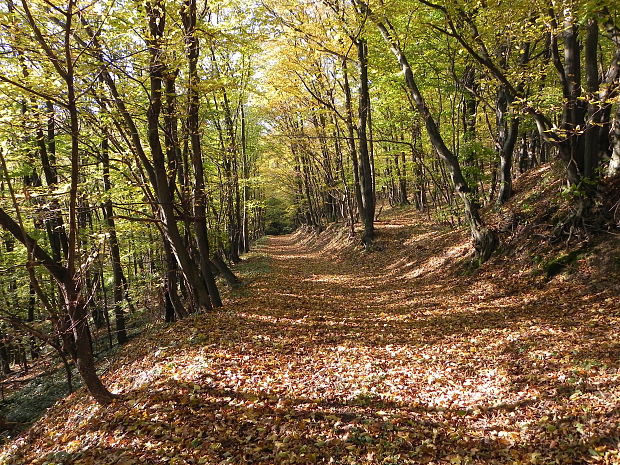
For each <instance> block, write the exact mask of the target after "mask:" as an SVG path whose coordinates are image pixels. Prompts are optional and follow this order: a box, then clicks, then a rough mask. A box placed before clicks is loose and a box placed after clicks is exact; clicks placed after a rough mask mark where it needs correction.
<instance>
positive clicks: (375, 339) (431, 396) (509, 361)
mask: <svg viewBox="0 0 620 465" xmlns="http://www.w3.org/2000/svg"><path fill="white" fill-rule="evenodd" d="M387 226H388V225H387V224H382V226H381V229H380V231H379V233H380V235H379V237H380V240H381V241H383V244H387V245H384V247H387V248H388V249H387V252H386V249H385V248H384V249H383V250H379V251H375V252H371V253H366V252H360V251H355V250H353V249H352V248H351V247H352V246H350V245H349V246H347V245H343V243H342V242H338V243H336V242H333V241H325V240H324V241H322V242H321V243H322V244H323V245H321V246H318V245H316V243H313V242H312V241H311V240H306V241H304V243H303V245H300V244H299V243H296V242H295V241H294V240H292V239H291V237H282V238H272V239H271V240H270V242H269V243H268V244H266V245H264V246H263V247H262V251H261V253H257V254H255V255H254V256H252V257H251V258H250V259H248V260H247V261H246V262H245V264H244V265H243V266H247V267H250V268H251V267H252V266H257V268H258V269H267V268H268V269H269V270H270V271H269V272H268V273H263V274H259V275H258V276H257V277H256V279H254V280H252V281H250V282H249V283H248V284H247V285H246V287H245V288H244V289H243V293H241V294H240V295H238V296H236V297H234V298H233V299H232V300H230V301H229V302H228V303H227V305H226V309H225V310H224V311H221V312H218V313H211V314H206V315H197V316H196V317H194V318H192V319H189V320H185V321H182V322H179V323H177V324H175V325H173V326H170V327H167V328H163V329H161V330H160V331H158V332H156V333H154V334H153V335H152V336H150V337H149V338H144V339H140V340H138V341H134V342H132V343H131V346H130V349H129V350H128V351H127V353H126V355H125V356H124V358H122V359H121V360H119V361H118V363H117V365H116V368H115V369H114V370H110V371H109V374H108V375H107V382H108V384H110V385H111V386H112V388H113V389H114V390H115V391H116V392H122V393H123V395H124V400H123V401H122V402H118V403H116V404H115V405H114V406H113V407H112V408H110V409H105V408H101V407H98V406H95V405H94V404H92V402H90V401H88V400H86V399H84V398H83V397H80V399H81V400H80V403H76V402H75V400H76V399H75V397H74V398H70V401H67V402H66V403H65V404H64V405H61V406H60V407H58V409H59V410H60V411H62V409H66V410H65V411H64V413H63V414H62V415H59V414H57V413H55V414H53V415H52V416H51V417H50V418H48V419H47V420H46V423H44V424H42V425H41V426H37V427H35V428H34V429H33V430H32V431H31V433H30V436H28V437H26V438H24V439H22V440H21V441H20V442H16V443H14V445H13V446H11V447H13V451H14V452H15V451H16V450H17V449H18V448H20V447H21V448H22V449H21V450H23V451H26V452H24V453H26V454H31V455H30V456H29V458H28V460H29V462H28V463H31V464H33V465H35V464H42V463H44V462H45V460H43V459H42V458H41V456H37V455H36V452H34V451H36V450H46V451H48V452H49V451H62V452H66V453H68V454H70V455H71V457H77V459H76V460H75V461H74V462H71V463H75V464H76V465H79V464H93V463H97V464H110V465H111V464H125V463H131V464H134V463H135V464H138V463H149V464H156V465H160V464H161V465H163V464H168V465H169V464H178V465H180V464H201V463H208V464H211V463H213V464H216V463H253V464H264V465H267V464H272V463H300V464H308V465H310V464H314V463H330V460H331V461H332V462H334V463H350V462H351V460H352V458H354V459H357V458H360V457H361V458H363V460H364V461H362V462H361V463H369V464H370V463H373V464H374V463H377V464H378V463H421V464H430V463H435V464H449V463H461V464H465V463H467V464H480V465H482V464H487V463H497V464H503V463H554V462H553V461H555V462H556V463H573V462H572V460H573V459H574V457H588V458H591V457H593V455H592V453H591V452H590V451H591V450H594V451H596V454H599V455H597V457H615V455H614V454H615V445H614V444H615V443H614V442H613V441H614V440H615V439H617V437H618V435H617V429H616V427H615V426H614V425H616V424H617V423H616V422H615V419H616V418H617V416H618V408H617V405H618V403H619V402H620V361H619V360H620V343H618V342H617V341H618V340H620V334H618V328H620V311H618V310H615V311H613V312H612V311H610V309H611V308H613V305H612V304H613V302H612V301H610V302H609V303H608V304H605V302H607V301H606V300H605V299H606V298H608V297H606V296H605V295H591V294H587V293H584V294H581V295H575V294H572V295H571V294H569V293H567V292H565V290H564V289H563V288H562V285H563V284H562V282H560V281H557V282H554V283H553V285H549V286H541V287H540V288H539V289H536V288H534V287H532V286H530V285H527V284H528V283H527V282H521V279H523V278H522V277H520V278H519V279H520V280H517V281H508V280H506V279H503V277H502V276H501V271H498V270H492V269H491V270H489V274H492V275H493V276H492V278H493V279H487V278H484V279H481V278H480V277H479V276H476V275H475V274H473V273H469V272H467V269H463V268H458V266H459V265H458V264H459V260H462V259H463V258H464V256H465V254H466V251H467V247H468V244H467V243H466V242H465V241H464V240H462V239H463V238H462V237H461V238H460V239H459V240H457V239H458V238H459V236H457V235H442V239H441V240H440V241H438V240H437V236H436V234H437V233H436V232H432V233H429V234H424V237H425V239H420V237H418V240H417V241H410V242H408V243H409V244H410V245H407V246H403V245H402V243H403V242H402V237H401V236H400V235H401V234H402V233H403V231H406V229H403V228H402V226H403V225H402V224H398V225H395V226H394V227H393V228H388V227H387ZM394 231H395V232H396V234H397V235H398V236H397V237H393V236H390V234H392V232H394ZM391 241H397V242H398V244H401V245H400V246H399V247H398V248H397V249H396V250H397V251H398V254H396V253H395V252H394V251H393V250H394V249H389V247H391V244H392V242H391ZM451 241H452V242H451ZM343 247H344V249H343ZM347 247H349V248H347ZM342 250H345V251H347V252H348V253H349V256H347V254H342V253H339V252H340V251H342ZM326 257H327V258H326ZM498 273H499V274H498ZM253 276H255V275H253ZM601 302H603V304H602V303H601ZM180 334H183V337H179V335H180ZM78 395H80V394H77V395H74V396H78ZM69 402H71V404H69ZM56 412H58V410H57V411H56ZM61 418H63V419H61ZM612 420H614V421H612ZM454 457H459V460H461V458H462V460H463V461H461V462H455V460H456V459H455V458H454ZM532 457H534V459H532ZM274 458H275V459H274ZM80 460H82V461H80ZM532 460H534V461H532ZM593 463H613V462H602V461H598V462H597V461H596V460H594V461H593Z"/></svg>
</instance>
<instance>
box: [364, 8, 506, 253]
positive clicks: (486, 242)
mask: <svg viewBox="0 0 620 465" xmlns="http://www.w3.org/2000/svg"><path fill="white" fill-rule="evenodd" d="M359 5H360V7H361V8H362V11H363V12H366V13H367V14H368V15H369V17H370V19H371V20H372V21H373V22H374V23H375V25H376V26H377V28H378V29H379V32H380V33H381V35H382V36H383V38H384V40H385V41H386V42H387V43H388V45H389V46H390V49H391V50H392V53H393V54H394V56H395V57H396V58H397V59H398V62H399V63H400V65H401V68H402V70H403V73H404V75H405V84H406V86H407V89H408V90H409V93H410V95H411V98H412V100H413V102H414V103H415V105H416V108H417V110H418V112H419V114H420V116H421V117H422V119H423V120H424V123H425V125H426V130H427V132H428V135H429V138H430V140H431V143H432V144H433V147H434V148H435V150H436V152H437V154H438V156H439V157H440V158H441V159H442V160H443V161H444V163H445V164H446V166H447V167H448V169H449V170H450V175H451V178H452V182H453V183H454V187H455V189H456V191H457V193H458V195H459V197H460V198H461V201H462V203H463V206H464V209H465V217H466V219H467V222H468V223H469V228H470V231H471V236H472V240H473V243H474V249H475V252H476V257H477V259H478V260H479V261H480V262H484V261H486V260H488V259H489V257H490V256H491V254H492V253H493V251H494V250H495V249H496V247H497V236H496V235H495V233H494V232H493V231H492V230H490V229H489V228H488V227H487V226H486V225H485V224H484V223H483V221H482V219H481V217H480V213H479V209H480V205H479V204H478V202H477V201H476V200H474V199H472V196H471V189H470V187H469V186H468V185H467V182H466V181H465V178H464V177H463V174H462V172H461V166H460V164H459V162H458V159H457V158H456V156H455V155H454V154H453V153H452V152H451V151H450V150H449V149H448V147H447V146H446V144H445V143H444V140H443V138H442V136H441V133H440V131H439V128H438V126H437V123H436V122H435V120H434V118H433V116H432V115H431V113H430V110H429V108H428V106H427V105H426V102H425V100H424V98H423V96H422V93H421V92H420V91H419V89H418V86H417V84H416V82H415V78H414V76H413V71H412V69H411V66H410V65H409V61H408V60H407V57H406V56H405V54H404V52H403V51H402V49H401V47H400V44H399V42H398V41H397V40H396V39H395V36H394V28H393V26H392V25H391V24H390V23H389V22H388V21H386V22H385V24H384V23H383V22H382V21H380V20H379V19H378V18H377V17H376V16H374V15H373V14H372V12H371V11H370V10H369V9H368V6H367V5H366V4H364V3H361V2H360V3H359ZM388 28H389V29H388Z"/></svg>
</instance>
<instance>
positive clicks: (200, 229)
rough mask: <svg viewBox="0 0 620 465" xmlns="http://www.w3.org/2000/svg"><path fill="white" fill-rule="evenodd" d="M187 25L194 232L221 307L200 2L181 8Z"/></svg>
mask: <svg viewBox="0 0 620 465" xmlns="http://www.w3.org/2000/svg"><path fill="white" fill-rule="evenodd" d="M181 16H182V19H183V26H184V29H185V43H186V50H187V60H188V65H189V66H188V68H189V108H188V114H187V127H188V131H189V137H190V143H191V153H192V155H191V159H192V165H193V168H194V178H195V181H194V182H195V186H194V232H195V234H196V242H197V245H198V252H199V253H200V271H201V274H202V276H203V277H204V280H205V282H206V285H207V289H208V290H209V296H210V297H211V303H212V304H213V306H214V307H221V306H222V300H221V298H220V292H219V290H218V288H217V285H216V283H215V278H214V276H213V273H212V272H211V267H210V263H209V260H210V248H209V234H208V231H207V207H206V187H205V180H204V168H203V165H202V148H201V144H200V128H199V124H200V123H199V111H200V97H199V94H198V85H199V84H200V78H199V76H198V57H199V55H200V44H199V42H198V37H197V36H196V1H195V0H186V1H185V3H184V5H183V8H182V10H181Z"/></svg>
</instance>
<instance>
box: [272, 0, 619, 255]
mask: <svg viewBox="0 0 620 465" xmlns="http://www.w3.org/2000/svg"><path fill="white" fill-rule="evenodd" d="M267 3H268V5H269V10H270V12H271V14H272V15H273V16H274V17H275V18H277V20H278V21H279V23H280V25H281V27H282V28H283V30H285V31H287V35H286V36H284V38H283V39H282V40H281V41H280V42H279V45H278V46H279V48H278V56H279V57H281V58H282V61H281V62H280V63H279V64H278V65H277V66H278V68H277V70H278V72H276V73H274V74H273V76H274V77H273V80H272V83H271V85H272V86H273V88H274V89H278V93H279V95H276V98H275V100H276V103H273V106H274V112H275V113H276V117H275V120H276V121H277V122H279V121H281V120H280V119H279V118H280V116H279V115H280V114H282V113H281V111H282V108H281V107H280V108H279V107H278V105H283V106H284V108H286V112H288V114H289V115H290V113H291V112H294V114H295V116H288V119H289V121H288V122H287V123H286V124H279V126H278V131H279V135H281V134H280V133H283V134H287V135H288V136H289V137H290V145H289V147H290V153H291V154H292V156H293V159H294V161H293V162H292V163H291V167H292V173H294V176H296V177H297V179H298V182H297V183H296V184H295V183H292V186H291V187H292V188H293V189H294V190H295V194H294V196H293V198H294V201H295V202H296V204H297V205H298V209H299V211H300V213H301V212H305V213H304V214H300V215H299V220H300V221H302V222H306V223H309V224H315V225H320V224H322V223H325V222H328V221H331V220H330V217H329V215H328V214H327V213H323V211H327V209H322V208H320V206H321V203H320V202H319V198H320V196H321V192H322V189H324V187H323V186H324V183H323V181H322V179H324V178H325V177H326V176H327V174H328V173H334V172H339V171H340V168H344V170H343V172H342V174H341V176H340V177H339V179H338V182H339V184H338V188H339V190H340V191H341V192H342V193H343V195H341V196H340V200H339V202H340V203H341V205H342V206H344V205H347V208H340V209H339V211H340V212H345V211H348V212H349V214H348V215H347V214H342V213H341V214H340V215H339V216H338V218H340V219H342V220H344V221H347V222H348V223H349V224H351V223H353V222H356V221H358V220H359V221H361V222H362V223H363V224H365V221H364V205H365V201H364V199H363V198H362V195H361V193H362V192H363V191H364V187H363V184H364V182H363V177H361V174H363V169H362V168H361V161H362V158H363V153H364V149H363V148H364V146H365V145H366V143H367V144H368V147H369V153H370V156H369V159H370V161H371V165H372V182H373V184H374V186H375V189H376V192H377V195H378V196H379V197H380V198H384V199H386V200H388V201H389V202H390V203H392V204H406V203H409V202H412V203H415V204H416V205H417V206H418V207H419V208H421V209H429V208H431V209H434V210H435V213H436V215H437V216H439V217H440V218H441V219H444V220H449V221H451V220H453V219H454V218H456V217H461V215H462V216H463V217H464V218H465V220H466V221H467V223H468V224H469V226H470V229H471V232H472V238H473V244H474V248H475V250H476V255H477V256H478V258H479V259H480V260H485V259H487V258H488V257H489V256H490V254H491V253H492V251H493V250H494V248H495V246H496V244H497V241H496V238H495V234H494V233H493V231H491V230H490V229H489V228H488V227H486V226H485V225H484V224H483V222H482V219H481V217H480V214H479V209H480V207H481V206H482V205H484V204H487V205H491V204H493V203H497V204H502V203H505V202H507V201H508V200H509V199H510V197H511V195H512V181H513V178H514V177H515V176H518V175H519V173H520V172H522V171H523V170H526V169H529V168H531V167H532V166H534V165H535V164H537V163H541V162H544V161H547V160H551V159H553V157H555V158H557V159H558V160H560V161H561V162H562V164H563V166H564V169H565V179H566V181H567V187H568V190H569V191H570V192H571V193H572V194H571V195H572V200H571V202H572V205H573V206H574V210H575V216H574V217H573V218H569V219H567V221H568V222H573V224H574V221H575V220H576V221H577V222H579V221H581V220H580V219H579V218H583V217H584V216H587V214H588V209H589V206H590V205H592V200H591V199H592V196H593V195H595V194H596V191H597V189H596V185H597V184H598V183H599V181H600V180H601V179H602V178H603V177H604V176H608V175H614V174H615V173H616V172H617V162H616V159H617V152H618V150H617V140H618V137H617V134H616V132H617V131H616V129H617V126H618V124H617V122H614V121H615V119H617V111H616V110H617V108H616V107H617V96H618V88H619V84H618V78H619V76H618V72H619V71H620V68H619V67H618V60H619V58H620V55H619V48H618V37H619V35H618V26H617V24H616V18H617V14H618V9H617V5H615V4H613V2H589V1H583V2H565V3H564V4H562V6H561V7H560V6H558V5H549V4H548V3H545V2H540V3H536V2H534V3H532V2H516V3H513V4H511V5H510V9H509V10H508V9H507V7H506V6H504V5H488V4H484V5H483V4H472V3H471V2H442V1H437V2H431V1H426V0H419V2H414V3H413V4H412V3H411V2H399V1H396V2H390V3H389V4H383V3H381V2H365V1H360V0H325V1H323V2H321V3H318V2H317V3H315V4H312V5H309V4H303V3H299V2H288V3H287V4H286V5H283V6H279V5H277V4H276V3H275V2H271V3H269V2H267ZM360 42H364V43H366V44H367V47H368V53H367V54H364V56H361V55H359V56H356V54H354V53H351V52H352V50H355V49H359V48H358V47H357V45H356V44H359V43H360ZM386 48H387V49H389V50H391V51H392V55H393V57H395V58H396V60H393V61H389V60H388V59H387V57H386V55H385V54H384V51H385V50H386ZM285 60H286V61H287V62H288V63H285ZM366 62H367V63H368V69H367V71H366V68H367V67H366ZM353 69H357V70H359V73H352V72H351V70H353ZM397 70H400V72H401V73H402V75H397V74H396V73H395V71H397ZM366 73H367V75H368V76H369V78H368V79H365V78H364V77H363V76H365V75H366ZM285 82H286V83H285ZM366 83H368V84H369V85H368V89H367V88H366V85H365V84H366ZM282 91H283V92H282ZM282 94H283V95H282ZM355 94H357V96H358V101H357V103H356V98H355ZM365 94H368V96H369V98H368V99H366V97H365ZM355 107H356V108H357V116H356V115H355V113H356V112H355V111H352V110H354V109H355ZM367 109H369V110H370V111H368V112H367ZM313 113H318V114H321V115H324V116H322V120H323V121H325V122H326V124H325V125H323V126H322V127H317V126H316V125H313V124H312V119H309V117H308V115H311V114H313ZM325 115H330V116H325ZM422 127H423V128H424V129H425V131H420V128H422ZM324 134H329V135H330V138H329V139H328V140H329V141H330V145H329V146H326V145H325V143H324V142H323V141H325V140H327V139H326V138H325V135H324ZM366 135H368V137H366ZM347 147H348V150H347V152H345V151H344V148H347ZM326 148H327V151H326ZM301 152H305V153H304V154H303V155H301V156H300V155H299V154H300V153H301ZM433 152H434V153H436V154H437V155H438V158H437V159H436V158H434V157H433V155H432V153H433ZM325 160H331V163H329V164H328V163H326V162H325ZM438 160H441V163H438ZM340 161H342V162H340ZM348 193H351V195H347V194H348ZM455 199H459V202H458V203H457V202H455ZM364 229H365V230H366V229H367V228H366V226H365V227H364Z"/></svg>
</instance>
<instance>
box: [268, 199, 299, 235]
mask: <svg viewBox="0 0 620 465" xmlns="http://www.w3.org/2000/svg"><path fill="white" fill-rule="evenodd" d="M294 229H295V222H294V218H293V214H292V212H291V208H290V206H289V205H287V203H286V202H285V201H284V200H282V199H280V198H276V197H270V198H268V199H267V200H266V201H265V234H267V235H273V236H278V235H281V234H289V233H291V232H293V230H294Z"/></svg>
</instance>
